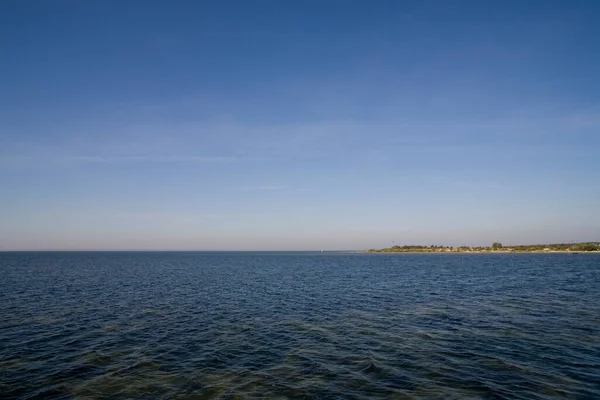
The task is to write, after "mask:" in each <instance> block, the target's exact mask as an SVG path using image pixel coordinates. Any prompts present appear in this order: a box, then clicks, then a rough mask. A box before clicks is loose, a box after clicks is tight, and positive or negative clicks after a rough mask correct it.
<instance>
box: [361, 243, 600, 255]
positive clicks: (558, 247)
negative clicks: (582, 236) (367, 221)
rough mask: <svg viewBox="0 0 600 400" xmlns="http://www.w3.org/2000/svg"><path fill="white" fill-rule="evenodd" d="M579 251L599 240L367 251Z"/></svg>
mask: <svg viewBox="0 0 600 400" xmlns="http://www.w3.org/2000/svg"><path fill="white" fill-rule="evenodd" d="M557 251H559V252H580V251H600V242H581V243H555V244H528V245H514V246H503V245H502V243H499V242H495V243H493V244H492V245H491V246H472V247H471V246H459V247H452V246H435V245H431V246H421V245H404V246H398V245H396V246H392V247H386V248H384V249H379V250H377V249H370V250H368V252H369V253H484V252H490V253H491V252H496V253H529V252H540V253H544V252H557Z"/></svg>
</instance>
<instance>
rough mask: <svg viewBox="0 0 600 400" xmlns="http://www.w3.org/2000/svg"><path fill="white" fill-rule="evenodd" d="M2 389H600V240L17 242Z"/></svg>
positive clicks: (374, 393) (537, 392)
mask: <svg viewBox="0 0 600 400" xmlns="http://www.w3.org/2000/svg"><path fill="white" fill-rule="evenodd" d="M0 398H2V399H263V398H267V399H271V398H273V399H600V254H564V253H563V254H519V253H517V254H369V253H353V252H22V253H18V252H4V253H0Z"/></svg>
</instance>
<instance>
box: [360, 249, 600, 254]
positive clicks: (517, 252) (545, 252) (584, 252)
mask: <svg viewBox="0 0 600 400" xmlns="http://www.w3.org/2000/svg"><path fill="white" fill-rule="evenodd" d="M358 252H359V253H369V254H599V253H600V250H591V251H567V250H554V251H418V250H412V251H409V250H406V251H379V250H376V251H372V250H359V251H358Z"/></svg>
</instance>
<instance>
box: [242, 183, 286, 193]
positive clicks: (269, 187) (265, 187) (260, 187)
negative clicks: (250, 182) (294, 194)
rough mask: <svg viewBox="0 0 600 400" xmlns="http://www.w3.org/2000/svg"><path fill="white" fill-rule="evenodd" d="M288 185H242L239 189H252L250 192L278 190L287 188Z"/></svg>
mask: <svg viewBox="0 0 600 400" xmlns="http://www.w3.org/2000/svg"><path fill="white" fill-rule="evenodd" d="M288 189H290V187H289V186H286V185H258V186H243V187H240V188H239V190H244V191H252V192H274V191H279V190H288Z"/></svg>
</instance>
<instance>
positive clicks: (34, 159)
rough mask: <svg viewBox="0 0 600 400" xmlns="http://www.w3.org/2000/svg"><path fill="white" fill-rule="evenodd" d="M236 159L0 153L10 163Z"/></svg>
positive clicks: (228, 159) (224, 160) (0, 159)
mask: <svg viewBox="0 0 600 400" xmlns="http://www.w3.org/2000/svg"><path fill="white" fill-rule="evenodd" d="M236 160H238V157H229V156H140V155H132V156H104V155H56V156H45V155H0V162H3V163H6V164H10V165H15V166H16V165H20V164H27V163H40V162H44V163H47V162H51V163H59V164H60V163H84V164H85V163H88V164H129V163H155V164H215V163H227V162H233V161H236Z"/></svg>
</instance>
